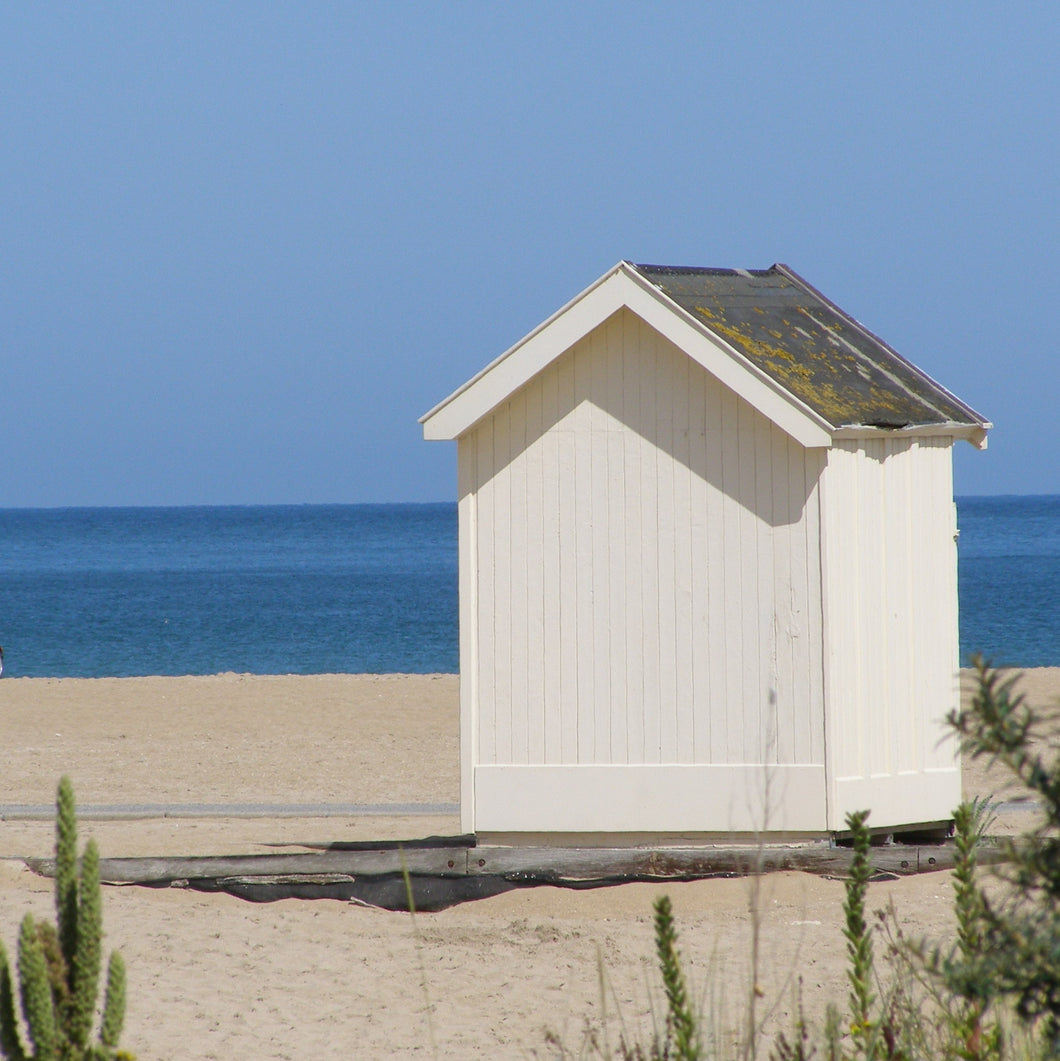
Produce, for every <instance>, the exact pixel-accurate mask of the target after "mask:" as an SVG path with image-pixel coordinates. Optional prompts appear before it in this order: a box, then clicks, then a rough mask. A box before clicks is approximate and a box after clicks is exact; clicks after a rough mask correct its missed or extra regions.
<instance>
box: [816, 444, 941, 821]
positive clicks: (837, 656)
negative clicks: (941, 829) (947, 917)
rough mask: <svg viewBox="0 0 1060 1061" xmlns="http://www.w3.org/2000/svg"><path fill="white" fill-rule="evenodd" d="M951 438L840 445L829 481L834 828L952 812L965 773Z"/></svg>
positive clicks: (831, 459) (832, 456)
mask: <svg viewBox="0 0 1060 1061" xmlns="http://www.w3.org/2000/svg"><path fill="white" fill-rule="evenodd" d="M952 442H953V440H952V439H950V438H946V437H938V438H909V439H866V440H842V441H839V442H837V443H836V444H835V445H834V446H833V448H832V449H831V450H830V451H829V456H828V466H827V470H826V472H825V475H824V479H823V488H822V494H821V496H822V508H823V519H824V524H825V529H824V542H825V553H826V558H825V561H824V563H825V567H826V571H825V579H824V582H825V627H824V630H825V651H826V661H825V667H826V669H827V681H826V684H827V688H828V697H829V702H828V704H827V705H826V709H827V713H828V737H829V760H830V763H829V773H830V776H831V779H832V785H833V797H832V798H833V806H832V811H831V812H830V813H831V818H832V821H831V827H833V828H838V827H841V824H842V816H843V815H845V813H846V812H847V811H850V810H856V809H863V808H865V807H871V809H872V811H873V818H872V821H873V824H878V825H886V824H889V823H891V822H904V823H912V822H916V821H935V820H942V819H945V818H947V817H949V814H950V811H951V810H952V809H953V805H954V804H955V802H956V800H957V799H959V796H960V792H959V773H958V771H957V766H956V762H955V759H954V751H953V745H952V742H951V741H948V740H945V739H944V738H945V737H946V730H945V727H944V726H943V725H942V719H943V718H944V716H945V715H946V713H947V712H948V711H949V710H950V709H951V708H952V707H954V706H956V702H957V701H956V695H957V659H956V652H957V583H956V547H955V543H954V534H955V529H956V528H955V526H954V516H953V506H952V503H951V499H952V496H953V495H952V489H953V484H952V463H951V447H952Z"/></svg>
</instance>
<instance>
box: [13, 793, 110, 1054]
mask: <svg viewBox="0 0 1060 1061" xmlns="http://www.w3.org/2000/svg"><path fill="white" fill-rule="evenodd" d="M56 803H57V805H56V840H55V907H56V925H51V924H49V923H48V922H46V921H35V920H34V918H33V916H32V914H26V916H25V917H24V918H23V920H22V926H21V930H20V932H19V939H18V985H19V994H20V998H21V1004H22V1017H23V1020H24V1022H25V1030H26V1032H27V1033H28V1040H29V1042H28V1045H27V1044H26V1042H25V1041H24V1040H23V1036H22V1031H21V1029H20V1028H19V1022H18V1016H17V1014H16V1011H15V990H14V982H13V978H12V976H11V970H10V966H9V964H8V960H7V954H6V953H5V951H4V947H3V944H0V1056H3V1057H4V1058H7V1059H8V1061H108V1059H114V1061H117V1059H120V1058H125V1059H130V1055H128V1054H126V1053H124V1052H123V1051H120V1050H119V1049H118V1039H119V1037H120V1036H121V1029H122V1023H123V1021H124V1016H125V966H124V965H123V963H122V960H121V957H120V956H119V955H118V954H117V953H114V954H112V955H111V957H110V961H109V963H108V967H107V986H106V992H105V997H104V1003H103V1016H102V1021H101V1024H100V1030H99V1037H98V1040H97V1041H96V1042H91V1041H90V1039H91V1035H92V1026H93V1023H94V1021H95V1015H96V999H97V996H98V992H99V976H100V969H101V965H102V955H103V951H102V941H103V902H102V896H101V892H100V884H99V851H98V849H97V848H96V844H95V841H94V840H89V842H88V844H87V846H86V847H85V853H84V857H83V858H82V860H81V866H80V871H79V869H78V864H77V814H76V810H75V807H74V793H73V787H72V786H71V784H70V779H69V778H67V777H64V778H63V779H62V780H61V781H60V782H59V791H58V796H57V801H56ZM130 1061H131V1059H130Z"/></svg>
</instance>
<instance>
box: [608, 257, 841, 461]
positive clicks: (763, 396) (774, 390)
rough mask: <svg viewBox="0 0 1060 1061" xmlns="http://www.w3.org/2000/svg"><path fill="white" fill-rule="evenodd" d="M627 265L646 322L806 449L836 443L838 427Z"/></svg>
mask: <svg viewBox="0 0 1060 1061" xmlns="http://www.w3.org/2000/svg"><path fill="white" fill-rule="evenodd" d="M622 265H623V267H624V272H625V275H626V276H627V277H628V278H629V279H630V280H631V281H632V282H633V283H634V284H635V285H636V291H637V292H638V294H636V295H633V296H632V297H630V298H629V299H628V300H627V302H626V305H628V306H629V308H630V310H632V311H633V312H634V313H636V314H637V316H638V317H640V318H641V319H642V320H643V321H645V323H647V324H649V325H651V327H653V328H654V329H655V330H656V331H657V332H659V334H660V335H663V336H665V337H666V338H667V339H669V340H670V342H672V343H673V344H674V345H675V346H676V347H677V348H678V349H679V350H683V351H684V352H685V353H686V354H687V355H688V356H689V357H691V358H692V359H693V360H694V361H696V362H697V363H698V364H700V365H702V367H703V368H704V369H706V370H707V372H709V373H710V374H711V375H712V376H714V378H715V379H717V380H718V381H719V382H721V383H723V384H724V385H725V386H726V387H728V388H729V389H730V390H732V391H734V392H735V393H736V394H738V395H739V396H740V397H741V398H743V399H744V400H745V401H746V402H748V403H749V404H750V405H752V406H754V408H755V409H757V410H758V411H759V412H760V413H761V414H762V415H763V416H765V417H767V418H768V419H769V420H772V421H773V423H775V424H776V425H777V427H779V428H780V429H781V430H782V431H784V432H786V433H787V434H789V435H790V436H791V437H792V438H793V439H795V440H796V441H797V442H799V443H801V444H802V445H803V446H805V447H806V448H807V449H813V448H816V447H824V446H830V445H831V444H832V437H833V427H832V425H831V424H830V423H829V422H828V421H827V420H825V419H824V417H823V416H820V415H819V414H818V413H816V412H814V410H813V409H811V408H810V407H809V406H808V405H806V404H805V402H802V401H800V400H799V399H798V398H796V397H795V396H794V395H793V394H792V393H791V392H790V391H788V390H786V389H785V388H784V387H782V386H781V385H780V384H779V383H777V382H776V381H775V380H773V379H772V378H770V377H769V376H768V375H766V373H765V372H763V371H762V370H761V369H760V368H759V367H758V366H757V365H756V364H754V363H753V362H752V361H750V360H749V359H748V358H746V357H745V356H744V355H743V354H741V353H740V352H739V351H738V350H736V349H735V348H734V347H733V346H730V345H729V343H727V342H726V341H725V340H724V339H722V338H721V337H720V336H719V335H717V334H715V333H714V332H713V331H711V330H710V328H709V327H708V326H707V325H705V324H701V323H700V322H699V321H698V320H696V318H695V317H693V316H692V314H690V313H689V312H688V311H687V310H685V309H684V308H682V307H681V306H679V305H678V304H677V303H676V302H674V301H673V299H671V298H668V297H667V296H666V295H665V294H664V293H663V292H662V291H660V290H659V289H658V288H657V287H656V286H655V285H654V284H652V283H651V282H650V281H649V280H647V279H645V278H644V277H642V276H641V275H640V274H639V273H637V272H636V271H635V270H633V269H631V268H630V267H629V266H628V265H626V263H625V262H623V263H622Z"/></svg>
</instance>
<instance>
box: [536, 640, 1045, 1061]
mask: <svg viewBox="0 0 1060 1061" xmlns="http://www.w3.org/2000/svg"><path fill="white" fill-rule="evenodd" d="M975 666H976V683H977V687H976V693H975V695H974V697H973V698H972V701H971V704H970V705H969V706H968V708H966V709H961V710H960V711H955V712H953V713H952V714H951V715H950V717H949V719H948V722H949V724H950V726H951V727H952V728H953V730H954V731H955V732H956V734H957V737H958V739H959V742H960V746H961V750H962V751H963V752H964V753H966V754H968V755H970V756H971V757H972V758H983V757H985V758H988V759H990V760H991V761H993V762H997V763H1000V764H1001V765H1002V766H1003V767H1005V768H1006V770H1007V771H1009V772H1010V773H1011V774H1012V775H1013V776H1014V777H1015V778H1016V779H1017V780H1018V781H1019V782H1020V783H1021V784H1022V785H1023V786H1024V787H1025V788H1027V789H1029V790H1030V792H1031V794H1032V795H1033V797H1034V798H1035V799H1036V800H1037V801H1038V802H1039V804H1040V806H1041V810H1042V814H1041V816H1040V824H1038V825H1037V826H1035V827H1034V828H1033V829H1031V830H1029V831H1027V832H1025V833H1024V834H1023V835H1021V836H1019V837H1017V838H1014V839H1001V840H999V841H997V843H998V844H999V845H1000V847H1001V851H1000V852H999V854H1000V855H1001V861H1000V863H999V868H998V869H997V870H996V872H995V873H993V874H990V875H989V876H987V877H985V878H984V876H983V874H982V873H981V872H978V871H977V865H976V855H977V851H978V850H979V847H980V844H981V842H982V840H983V837H984V835H985V833H986V830H987V829H988V828H989V826H990V821H991V818H990V812H989V806H988V805H987V804H984V803H980V802H978V801H976V802H973V803H965V804H962V805H961V806H960V807H958V808H957V810H956V811H955V812H954V822H955V834H956V836H955V847H956V852H955V866H954V870H953V875H952V876H953V909H954V915H955V919H956V925H957V931H956V938H955V939H953V940H952V941H948V942H943V941H932V940H922V939H909V938H907V937H906V935H905V934H904V932H903V931H902V927H901V925H900V923H899V921H898V919H897V917H896V916H895V914H894V912H893V911H880V912H878V913H877V915H876V917H875V918H873V919H872V923H871V924H870V920H869V918H868V916H867V914H866V900H867V897H868V887H869V883H870V881H871V878H872V875H873V870H872V860H871V837H870V831H869V826H868V817H869V815H868V812H864V811H863V812H859V813H857V814H852V815H849V816H848V818H847V826H848V828H849V830H850V833H851V837H852V845H853V852H852V860H851V867H850V873H849V877H848V879H847V881H846V895H845V899H844V902H843V912H844V915H845V916H844V933H843V934H844V937H845V939H846V950H847V980H848V983H849V988H850V990H849V996H848V999H847V1003H846V1006H845V1009H841V1008H840V1007H838V1006H836V1005H834V1004H833V1005H831V1006H830V1007H829V1009H828V1011H827V1015H826V1017H825V1019H824V1022H823V1025H822V1026H821V1027H817V1028H811V1027H809V1025H808V1024H807V1022H806V1021H805V1020H804V1019H802V1018H801V1016H800V1018H799V1019H798V1020H797V1021H796V1023H795V1026H794V1027H793V1028H791V1029H790V1030H789V1031H788V1032H787V1033H784V1034H781V1035H780V1036H778V1038H777V1039H776V1040H775V1041H774V1042H771V1043H765V1042H763V1041H761V1036H760V1035H759V1032H758V1030H757V1024H756V1021H755V1020H754V1017H753V1013H754V1007H755V1004H756V995H755V992H757V988H756V987H754V986H752V988H751V997H750V998H749V999H748V1002H747V1008H748V1011H749V1014H750V1016H749V1019H748V1020H746V1021H744V1022H742V1025H743V1027H744V1028H746V1029H747V1030H746V1033H745V1035H744V1037H743V1040H742V1041H741V1042H740V1043H739V1044H738V1046H737V1047H735V1049H733V1050H730V1051H728V1052H719V1049H718V1048H717V1047H716V1046H715V1045H714V1043H715V1042H716V1041H717V1040H718V1039H720V1036H715V1035H713V1034H712V1032H713V1029H712V1028H710V1027H709V1021H708V1020H707V1018H706V1017H705V1016H704V1014H703V1012H702V1007H700V1006H697V1005H695V1003H694V1002H693V993H692V991H691V989H690V986H689V985H688V983H687V982H686V979H685V976H684V972H683V970H682V967H681V961H680V957H679V953H678V949H677V932H676V927H675V925H674V919H673V914H672V911H671V908H670V901H669V899H668V898H667V897H666V896H662V897H660V899H658V900H657V901H656V903H655V909H654V915H655V921H654V925H655V942H656V952H657V958H658V966H659V972H660V976H661V980H662V987H663V993H664V995H665V1017H664V1018H663V1019H661V1020H660V1024H661V1027H658V1028H657V1029H656V1031H655V1033H654V1034H653V1035H652V1037H651V1038H650V1040H648V1041H646V1042H645V1041H629V1040H627V1039H625V1038H622V1039H620V1041H619V1043H618V1044H617V1046H615V1047H612V1046H611V1045H610V1044H609V1043H608V1042H607V1039H606V1036H605V1035H604V1034H603V1033H602V1032H601V1031H600V1030H599V1029H596V1028H593V1027H590V1028H589V1029H588V1031H587V1033H586V1036H585V1038H584V1041H583V1042H582V1044H581V1047H580V1049H578V1050H577V1051H575V1052H573V1053H572V1051H571V1050H570V1049H569V1048H568V1047H566V1046H565V1045H564V1044H563V1043H561V1042H559V1041H557V1040H554V1039H553V1040H551V1042H550V1045H551V1046H552V1047H553V1048H554V1049H555V1051H556V1052H557V1053H558V1055H559V1056H560V1057H561V1058H564V1059H568V1058H571V1057H573V1056H578V1057H588V1058H596V1059H601V1061H603V1059H612V1058H618V1059H620V1061H700V1059H706V1058H708V1057H720V1056H725V1057H732V1058H733V1059H736V1058H739V1059H741V1061H750V1059H757V1058H766V1057H768V1058H769V1059H770V1061H809V1059H811V1058H817V1059H820V1061H914V1059H917V1061H919V1059H928V1058H931V1059H936V1058H937V1059H940V1061H957V1059H960V1061H1008V1059H1011V1061H1037V1059H1042V1061H1044V1059H1048V1058H1060V753H1058V752H1057V751H1055V750H1049V747H1048V743H1047V742H1046V741H1045V740H1044V739H1043V738H1044V737H1045V736H1046V735H1047V733H1048V731H1049V728H1050V726H1051V725H1052V724H1053V723H1055V721H1056V718H1055V716H1053V715H1046V714H1044V713H1042V712H1040V711H1036V710H1035V709H1033V708H1032V707H1031V706H1030V705H1029V704H1028V703H1027V702H1026V701H1025V699H1024V697H1023V696H1022V695H1018V694H1017V693H1016V689H1015V684H1016V679H1015V678H1003V677H1002V676H1001V675H1000V674H999V673H998V672H997V671H995V670H993V669H991V668H990V667H989V666H987V665H986V664H985V663H983V662H982V661H981V660H977V661H976V664H975ZM1042 749H1045V751H1043V750H1042ZM877 941H878V942H880V943H881V944H882V946H883V953H884V959H885V961H884V962H883V964H882V967H881V965H880V963H878V962H877V960H876V956H875V953H874V942H877Z"/></svg>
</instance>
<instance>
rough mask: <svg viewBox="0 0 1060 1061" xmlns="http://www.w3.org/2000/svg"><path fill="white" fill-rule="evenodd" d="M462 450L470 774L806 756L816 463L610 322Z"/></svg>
mask: <svg viewBox="0 0 1060 1061" xmlns="http://www.w3.org/2000/svg"><path fill="white" fill-rule="evenodd" d="M463 445H464V443H462V446H463ZM467 448H468V451H469V452H471V453H474V456H475V461H476V474H475V475H474V476H473V481H474V483H475V510H476V529H475V531H474V533H475V535H476V541H475V543H474V556H475V560H476V564H475V570H476V577H477V583H478V602H479V615H478V621H477V624H476V625H475V626H474V631H475V637H476V645H475V649H476V651H475V653H471V652H470V651H468V652H466V653H465V655H464V656H463V657H462V661H461V662H462V667H474V668H475V674H474V676H472V675H470V674H468V672H467V671H466V670H465V671H464V675H465V676H464V681H465V682H468V683H469V684H470V685H471V687H472V688H473V689H474V690H475V699H476V703H475V710H476V715H477V719H478V727H477V734H476V736H477V752H476V754H477V756H478V758H477V763H480V764H484V765H504V764H529V765H563V764H598V765H607V764H623V763H644V764H652V763H655V764H678V763H682V764H702V765H705V764H719V765H722V764H747V763H750V764H755V763H770V762H772V763H780V764H799V765H819V764H823V762H824V721H823V716H822V713H821V712H822V708H821V704H822V700H823V689H822V666H821V655H820V647H819V645H820V633H819V631H820V623H821V614H820V601H821V581H820V566H819V555H820V554H819V551H818V544H817V541H816V537H815V535H816V533H817V518H818V516H817V513H818V498H817V484H818V479H819V476H820V474H821V471H822V469H823V467H824V458H823V457H822V455H821V453H820V452H818V451H807V450H805V449H803V448H802V447H801V446H799V445H798V444H797V443H795V442H793V441H792V440H790V439H789V438H788V436H787V435H785V434H784V433H783V432H782V431H780V430H779V429H777V428H776V427H775V426H774V425H772V424H771V423H770V422H769V421H768V420H766V419H765V418H764V417H762V416H761V415H760V414H759V413H757V412H756V411H755V410H754V409H753V408H752V407H751V406H749V405H748V404H747V403H745V402H744V401H743V400H742V399H739V398H738V397H736V396H735V395H734V394H733V393H732V392H731V391H728V390H726V389H725V388H724V387H722V386H721V385H720V384H719V383H718V382H717V381H716V380H714V379H713V378H712V377H710V376H709V375H708V374H707V373H706V372H705V371H703V370H702V369H701V368H700V367H699V366H698V365H696V364H695V363H693V362H691V361H690V360H689V359H688V358H687V356H686V355H684V354H683V353H681V352H680V351H679V350H677V349H676V348H675V347H674V346H673V345H672V344H670V343H669V342H668V341H667V340H665V339H663V338H662V337H660V336H659V335H658V334H657V333H655V332H654V331H653V330H652V329H650V328H649V327H647V326H646V325H644V324H643V322H641V321H640V320H639V319H638V318H636V317H635V316H634V315H632V314H631V313H629V312H628V311H625V310H623V311H621V312H620V313H619V314H616V315H615V316H614V317H612V318H611V319H610V320H609V321H607V322H605V323H604V324H603V325H601V326H600V327H599V328H598V329H597V330H596V331H595V332H593V333H591V334H590V335H589V336H587V337H586V338H585V339H583V340H582V341H580V342H579V343H578V344H576V345H575V346H574V347H572V348H571V349H570V350H569V351H567V352H566V353H565V354H564V355H563V356H562V357H561V358H559V359H558V360H557V361H556V362H555V363H553V365H551V366H550V367H549V368H547V369H545V370H544V371H543V372H542V373H541V374H540V375H539V376H538V377H536V378H535V379H534V380H533V381H531V383H530V384H528V385H527V386H526V387H525V388H523V389H522V390H521V391H519V392H517V393H516V394H514V395H512V396H511V397H510V399H509V400H508V401H507V402H506V404H505V405H504V406H503V407H499V408H498V409H496V410H495V411H494V412H493V413H492V414H491V415H490V416H489V417H487V418H486V419H485V420H484V421H483V422H482V423H480V424H479V425H478V426H477V427H476V428H475V429H474V430H473V432H472V433H471V436H470V437H469V438H468V446H467ZM468 526H469V528H470V526H471V524H470V522H469V523H468ZM461 527H462V528H463V527H464V523H463V522H462V523H461ZM469 533H470V530H469Z"/></svg>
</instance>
